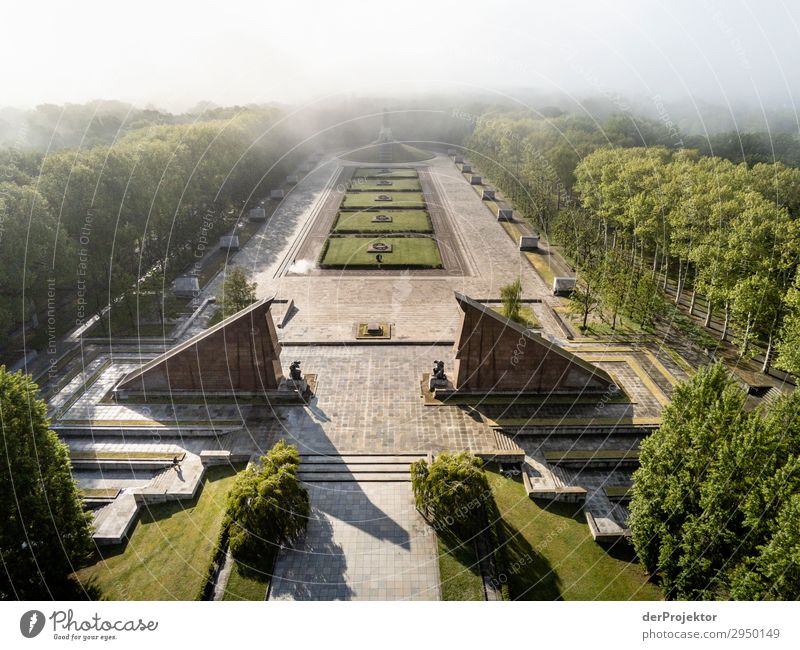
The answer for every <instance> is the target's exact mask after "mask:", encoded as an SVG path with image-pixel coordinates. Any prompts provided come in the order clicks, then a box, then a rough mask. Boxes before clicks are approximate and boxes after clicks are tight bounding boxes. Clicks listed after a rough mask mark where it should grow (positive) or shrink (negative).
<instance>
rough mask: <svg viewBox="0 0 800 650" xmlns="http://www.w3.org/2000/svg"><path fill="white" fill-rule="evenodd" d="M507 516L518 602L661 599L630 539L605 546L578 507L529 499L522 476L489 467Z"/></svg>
mask: <svg viewBox="0 0 800 650" xmlns="http://www.w3.org/2000/svg"><path fill="white" fill-rule="evenodd" d="M487 475H488V478H489V484H490V485H491V487H492V492H493V493H494V498H495V501H496V503H497V507H498V509H499V511H500V514H501V516H502V518H503V533H504V536H505V539H506V542H507V543H506V546H505V548H506V566H507V569H506V570H507V574H508V580H509V591H510V595H511V598H512V599H514V600H659V599H661V592H660V590H659V589H658V587H657V586H656V585H654V584H652V583H651V582H649V581H648V579H647V576H646V574H645V573H644V571H643V570H642V568H641V567H640V566H639V564H638V563H637V562H636V560H635V557H634V555H633V552H632V550H631V549H630V547H629V545H628V543H627V542H620V543H619V544H617V545H615V546H613V547H611V548H609V549H605V548H603V547H602V546H600V545H599V544H597V543H596V542H595V541H594V540H593V539H592V536H591V534H590V533H589V527H588V526H587V525H586V521H585V519H584V516H583V512H582V511H581V509H580V508H579V507H578V506H577V505H573V504H567V503H550V504H548V505H547V507H544V506H542V505H540V504H539V503H537V502H534V501H532V500H531V499H530V498H528V495H527V494H526V493H525V490H524V488H523V485H522V480H521V479H520V478H515V479H509V478H506V477H504V476H501V475H500V474H498V473H496V472H493V471H488V472H487Z"/></svg>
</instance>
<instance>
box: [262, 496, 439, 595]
mask: <svg viewBox="0 0 800 650" xmlns="http://www.w3.org/2000/svg"><path fill="white" fill-rule="evenodd" d="M309 492H310V496H311V503H312V507H313V513H312V518H311V521H310V522H309V525H308V529H307V531H306V535H305V538H304V540H302V541H301V542H299V543H298V544H297V547H296V548H294V549H290V550H285V551H283V552H281V554H280V555H279V556H278V560H277V562H276V565H275V575H274V577H273V579H272V585H271V587H270V594H269V597H270V600H438V599H439V597H440V595H439V566H438V559H437V550H436V536H435V534H434V533H433V531H432V529H431V528H430V527H429V526H428V525H427V524H426V523H425V521H424V520H423V519H422V517H421V516H420V515H419V513H418V512H417V511H416V509H415V508H414V503H413V498H412V495H411V484H410V483H378V484H369V483H346V484H341V483H339V484H334V483H317V484H313V485H311V486H309Z"/></svg>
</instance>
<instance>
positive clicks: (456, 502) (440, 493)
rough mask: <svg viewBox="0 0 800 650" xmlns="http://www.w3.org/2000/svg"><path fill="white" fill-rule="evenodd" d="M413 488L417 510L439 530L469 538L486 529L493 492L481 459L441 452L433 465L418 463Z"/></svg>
mask: <svg viewBox="0 0 800 650" xmlns="http://www.w3.org/2000/svg"><path fill="white" fill-rule="evenodd" d="M411 485H412V488H413V490H414V500H415V502H416V505H417V508H418V509H419V511H420V512H422V513H423V514H425V515H426V516H427V517H428V518H429V519H430V520H431V521H433V523H434V525H435V526H437V527H438V528H440V529H444V530H448V531H450V532H452V533H454V534H456V535H457V536H458V537H460V538H462V539H468V538H470V537H471V536H473V535H475V534H477V533H479V532H480V531H481V530H483V528H484V527H485V526H486V511H485V505H486V501H487V500H490V499H491V494H492V493H491V490H490V489H489V483H488V481H487V480H486V474H485V473H484V471H483V461H482V460H481V459H480V458H477V457H475V456H472V455H470V454H468V453H466V452H462V453H460V454H449V453H441V454H439V455H438V456H437V457H436V459H435V460H434V461H433V462H432V463H430V464H428V463H427V462H426V461H424V460H418V461H417V462H415V463H414V464H412V465H411Z"/></svg>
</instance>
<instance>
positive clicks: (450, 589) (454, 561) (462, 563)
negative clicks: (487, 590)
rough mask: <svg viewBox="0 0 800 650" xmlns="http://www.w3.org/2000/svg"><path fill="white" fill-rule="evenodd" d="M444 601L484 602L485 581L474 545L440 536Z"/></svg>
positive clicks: (449, 536) (444, 535)
mask: <svg viewBox="0 0 800 650" xmlns="http://www.w3.org/2000/svg"><path fill="white" fill-rule="evenodd" d="M438 546H439V577H440V580H441V586H442V600H483V580H482V579H481V573H480V570H479V568H478V558H477V556H476V554H475V547H474V546H473V545H472V544H463V543H460V542H459V541H458V540H456V539H455V538H454V537H453V536H452V535H447V534H440V535H438Z"/></svg>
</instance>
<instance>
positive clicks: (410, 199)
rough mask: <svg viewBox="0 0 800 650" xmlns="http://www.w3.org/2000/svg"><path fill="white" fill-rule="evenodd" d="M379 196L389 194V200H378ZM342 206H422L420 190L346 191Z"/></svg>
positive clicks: (390, 207)
mask: <svg viewBox="0 0 800 650" xmlns="http://www.w3.org/2000/svg"><path fill="white" fill-rule="evenodd" d="M379 196H389V197H391V201H379V200H378V197H379ZM342 207H343V208H381V209H386V210H391V209H392V208H406V209H409V208H412V209H413V208H424V207H425V200H424V199H423V198H422V193H421V192H391V191H384V192H348V193H347V194H345V195H344V201H342Z"/></svg>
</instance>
